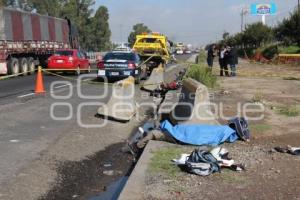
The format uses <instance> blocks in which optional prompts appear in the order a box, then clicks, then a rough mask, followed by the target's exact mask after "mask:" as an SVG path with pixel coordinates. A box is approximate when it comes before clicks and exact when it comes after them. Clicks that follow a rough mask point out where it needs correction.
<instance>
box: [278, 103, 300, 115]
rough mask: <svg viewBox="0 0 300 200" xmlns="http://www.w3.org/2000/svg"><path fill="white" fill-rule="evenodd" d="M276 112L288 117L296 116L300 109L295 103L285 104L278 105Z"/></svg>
mask: <svg viewBox="0 0 300 200" xmlns="http://www.w3.org/2000/svg"><path fill="white" fill-rule="evenodd" d="M278 113H279V114H281V115H285V116H288V117H297V116H299V114H300V111H299V109H298V108H297V106H296V105H286V106H281V107H279V109H278Z"/></svg>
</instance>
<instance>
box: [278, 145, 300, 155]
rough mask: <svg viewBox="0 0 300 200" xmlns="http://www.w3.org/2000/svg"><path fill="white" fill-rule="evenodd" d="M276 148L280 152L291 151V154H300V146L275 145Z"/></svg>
mask: <svg viewBox="0 0 300 200" xmlns="http://www.w3.org/2000/svg"><path fill="white" fill-rule="evenodd" d="M274 150H275V151H277V152H280V153H289V154H291V155H297V156H300V147H291V146H287V147H275V148H274Z"/></svg>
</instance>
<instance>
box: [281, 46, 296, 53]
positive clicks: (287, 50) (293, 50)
mask: <svg viewBox="0 0 300 200" xmlns="http://www.w3.org/2000/svg"><path fill="white" fill-rule="evenodd" d="M279 52H280V53H286V54H297V53H300V47H298V46H288V47H280V48H279Z"/></svg>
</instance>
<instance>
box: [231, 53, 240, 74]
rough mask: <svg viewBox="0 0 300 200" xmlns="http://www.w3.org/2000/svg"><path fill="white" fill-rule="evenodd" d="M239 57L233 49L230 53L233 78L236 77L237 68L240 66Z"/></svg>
mask: <svg viewBox="0 0 300 200" xmlns="http://www.w3.org/2000/svg"><path fill="white" fill-rule="evenodd" d="M238 63H239V61H238V55H237V51H236V49H235V48H231V50H230V52H229V65H230V70H231V76H236V66H237V65H238Z"/></svg>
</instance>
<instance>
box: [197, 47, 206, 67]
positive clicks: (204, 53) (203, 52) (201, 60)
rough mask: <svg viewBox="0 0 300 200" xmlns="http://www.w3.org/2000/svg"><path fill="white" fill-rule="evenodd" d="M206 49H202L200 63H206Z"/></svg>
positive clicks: (199, 57)
mask: <svg viewBox="0 0 300 200" xmlns="http://www.w3.org/2000/svg"><path fill="white" fill-rule="evenodd" d="M206 57H207V55H206V51H205V50H203V49H201V50H200V52H199V56H198V64H205V63H206Z"/></svg>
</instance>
